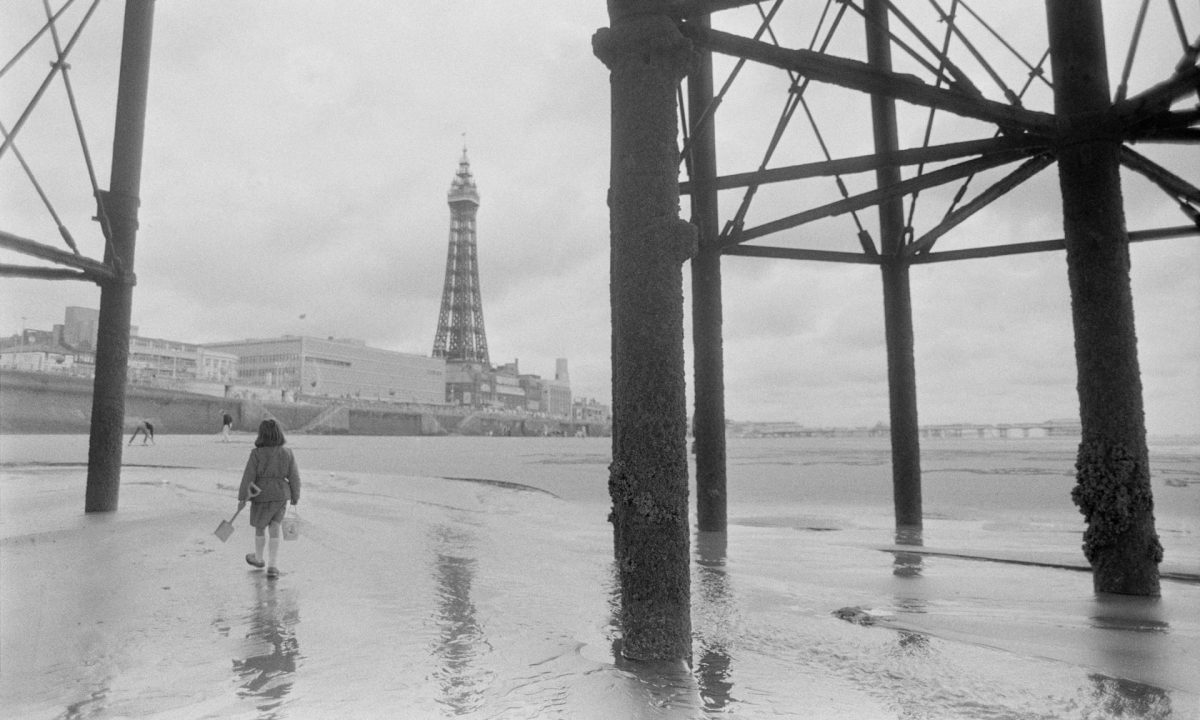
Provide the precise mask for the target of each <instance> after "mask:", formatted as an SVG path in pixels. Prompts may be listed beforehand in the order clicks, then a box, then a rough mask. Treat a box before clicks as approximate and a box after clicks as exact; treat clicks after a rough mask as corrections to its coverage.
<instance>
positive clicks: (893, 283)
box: [864, 0, 923, 529]
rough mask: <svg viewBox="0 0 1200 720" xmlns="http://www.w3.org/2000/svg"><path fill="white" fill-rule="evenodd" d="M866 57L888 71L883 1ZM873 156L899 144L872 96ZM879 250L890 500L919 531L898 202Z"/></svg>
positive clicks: (876, 4)
mask: <svg viewBox="0 0 1200 720" xmlns="http://www.w3.org/2000/svg"><path fill="white" fill-rule="evenodd" d="M864 10H865V11H866V17H867V59H868V61H869V62H870V63H871V65H872V66H874V67H877V68H879V69H881V70H887V71H890V70H891V69H892V52H891V38H890V37H889V36H888V13H887V7H886V6H885V4H884V3H883V2H882V1H881V0H866V2H865V4H864ZM871 117H872V119H873V122H874V130H875V152H876V153H878V154H888V153H894V152H896V150H897V149H899V145H900V141H899V136H898V132H897V129H896V102H895V100H892V99H891V98H887V97H884V96H881V95H872V96H871ZM875 177H876V182H877V184H878V186H879V187H887V186H889V185H895V184H898V183H899V182H900V168H898V167H896V166H895V165H891V166H887V167H881V168H880V169H879V170H877V171H876V172H875ZM879 233H880V246H881V250H882V253H881V254H882V255H883V258H884V263H883V265H882V266H881V268H882V273H883V313H884V334H885V336H886V341H887V364H888V406H889V412H890V421H891V422H890V424H891V436H892V502H893V503H894V505H895V513H896V527H897V528H904V529H919V528H921V526H922V524H923V523H922V510H921V437H920V425H919V424H918V422H917V369H916V360H915V359H914V356H913V345H914V343H913V321H912V295H911V291H910V288H909V279H908V262H907V260H906V259H905V257H904V206H903V205H902V203H901V200H900V198H892V199H890V200H886V201H884V202H883V203H881V204H880V205H879Z"/></svg>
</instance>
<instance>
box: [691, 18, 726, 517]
mask: <svg viewBox="0 0 1200 720" xmlns="http://www.w3.org/2000/svg"><path fill="white" fill-rule="evenodd" d="M696 23H697V24H701V25H704V26H706V27H707V26H708V24H709V22H708V17H707V16H705V17H704V18H701V19H699V20H697V21H696ZM712 100H713V71H712V53H711V52H704V53H702V54H701V55H700V60H699V63H698V65H697V67H696V69H695V70H694V71H692V73H691V75H690V76H689V77H688V107H689V108H690V110H691V112H689V113H688V120H689V122H691V124H692V128H691V181H692V186H693V187H692V193H691V201H692V224H694V225H695V226H696V228H697V230H698V231H699V238H700V244H699V251H698V252H697V253H696V257H694V258H692V348H693V349H692V356H693V358H694V360H693V363H694V368H695V370H694V371H695V378H696V381H695V395H696V411H695V415H694V417H695V420H694V426H693V437H694V438H695V442H696V452H695V455H696V522H697V524H698V525H699V528H700V530H702V531H721V530H724V529H725V526H726V522H727V516H726V513H727V500H726V475H725V357H724V352H725V350H724V341H723V338H722V334H721V325H722V308H721V247H720V245H718V244H717V241H718V235H719V233H720V227H719V219H718V215H717V188H716V177H717V140H716V118H715V117H714V116H713V113H712V112H711V111H709V105H710V104H711V103H712ZM706 111H709V112H707V114H706Z"/></svg>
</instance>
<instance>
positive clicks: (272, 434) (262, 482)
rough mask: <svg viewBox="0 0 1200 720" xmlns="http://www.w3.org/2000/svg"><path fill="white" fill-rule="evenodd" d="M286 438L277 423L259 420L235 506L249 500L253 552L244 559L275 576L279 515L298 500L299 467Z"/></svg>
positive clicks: (284, 512)
mask: <svg viewBox="0 0 1200 720" xmlns="http://www.w3.org/2000/svg"><path fill="white" fill-rule="evenodd" d="M286 442H287V440H286V439H285V438H284V436H283V428H281V427H279V423H277V422H275V421H274V420H270V419H268V420H263V421H262V422H261V423H259V425H258V438H257V439H255V441H254V449H253V450H251V451H250V459H249V460H247V461H246V470H245V472H243V473H242V484H241V487H239V488H238V509H239V510H240V509H241V508H243V507H245V506H246V502H247V501H249V502H250V525H252V526H253V527H254V552H252V553H250V554H248V555H246V562H248V563H250V564H251V565H253V566H254V567H257V568H261V567H263V566H264V565H265V566H266V568H267V577H271V578H273V577H278V576H279V570H278V565H277V564H276V563H277V561H278V558H279V529H280V526H281V525H282V524H283V516H284V515H285V514H286V513H287V506H288V503H289V502H290V503H291V504H293V505H295V504H296V503H298V502H300V468H299V467H298V466H297V465H296V458H295V456H294V455H292V450H291V448H287V447H284V443H286ZM268 531H269V532H270V538H268V537H267V533H268ZM264 548H265V549H266V551H267V552H266V557H265V558H264V557H263V549H264Z"/></svg>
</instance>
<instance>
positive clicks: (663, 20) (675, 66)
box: [592, 15, 700, 83]
mask: <svg viewBox="0 0 1200 720" xmlns="http://www.w3.org/2000/svg"><path fill="white" fill-rule="evenodd" d="M592 52H593V53H594V54H595V55H596V57H597V58H599V59H600V62H602V63H604V65H605V66H606V67H607V68H608V69H609V71H611V72H612V73H613V74H623V73H626V72H634V73H637V72H647V71H650V72H655V73H657V74H660V75H662V76H663V78H664V79H666V80H668V81H670V82H672V83H678V82H679V81H680V80H682V79H683V78H685V77H687V75H688V74H689V73H690V72H692V70H693V69H694V68H695V67H696V65H697V64H698V63H699V60H700V55H699V54H698V53H697V52H696V51H695V49H694V48H693V47H692V41H691V40H688V39H687V38H685V37H684V36H683V35H682V34H681V33H680V32H679V27H678V26H677V25H676V24H675V23H674V22H673V21H672V20H671V19H670V18H668V17H667V16H665V15H627V16H623V17H619V18H615V21H614V23H613V26H612V27H608V28H600V29H599V30H597V31H596V32H595V34H593V35H592Z"/></svg>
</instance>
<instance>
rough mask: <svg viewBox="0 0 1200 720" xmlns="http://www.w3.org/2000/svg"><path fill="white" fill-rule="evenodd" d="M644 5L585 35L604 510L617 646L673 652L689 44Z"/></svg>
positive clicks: (629, 7) (680, 561)
mask: <svg viewBox="0 0 1200 720" xmlns="http://www.w3.org/2000/svg"><path fill="white" fill-rule="evenodd" d="M649 4H650V3H646V2H638V1H637V0H610V2H609V18H610V21H611V23H612V26H611V27H609V28H602V29H600V30H598V31H597V32H596V34H595V36H594V37H593V38H592V46H593V50H594V51H595V53H596V56H597V57H599V58H600V60H602V61H603V62H604V64H605V65H606V66H608V69H609V71H610V72H611V92H612V96H611V97H612V99H611V103H612V154H611V163H612V165H611V178H610V188H609V231H610V234H611V240H610V242H611V253H610V261H611V264H610V274H611V277H610V280H609V284H610V285H609V287H610V290H609V292H610V302H611V305H612V401H613V432H612V443H613V444H612V465H611V466H610V467H609V494H610V495H611V497H612V514H611V516H610V520H611V521H612V524H613V541H614V551H615V559H616V566H617V573H618V577H619V578H620V586H621V610H620V612H621V625H622V630H623V634H624V640H623V642H622V645H621V651H622V653H623V654H624V655H625V656H626V657H628V658H631V659H635V660H679V659H687V658H690V656H691V647H692V641H691V612H690V606H689V601H690V596H691V583H690V567H689V552H688V535H689V532H688V468H687V399H686V394H685V381H684V373H685V368H684V354H683V263H684V262H685V261H686V260H687V259H688V258H689V257H691V255H692V254H694V252H695V246H696V239H695V230H694V228H693V227H692V225H691V224H689V223H687V222H686V221H684V220H682V219H680V217H679V188H678V183H679V148H678V146H677V144H676V120H675V118H676V112H677V109H678V108H677V106H676V91H677V88H678V85H679V81H680V80H681V79H682V78H683V77H684V75H685V74H686V73H687V70H688V68H689V67H690V65H691V63H692V62H693V58H694V54H693V52H692V49H691V44H690V43H689V42H688V41H687V40H686V39H684V38H683V36H682V35H681V34H680V33H679V30H678V28H676V26H675V24H674V23H673V22H671V21H670V20H669V19H668V18H666V17H665V16H663V15H659V14H653V13H646V12H645V11H644V9H643V7H644V6H646V5H649ZM639 11H641V12H639Z"/></svg>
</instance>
